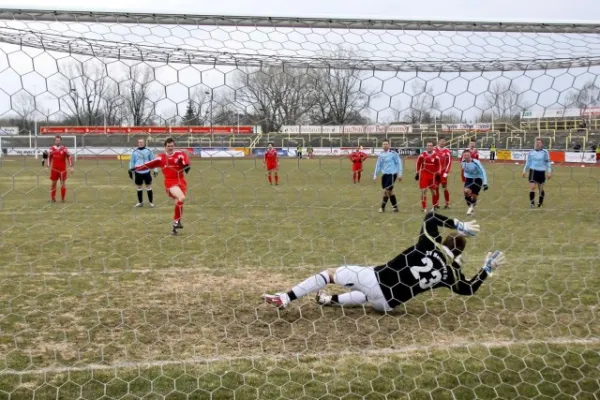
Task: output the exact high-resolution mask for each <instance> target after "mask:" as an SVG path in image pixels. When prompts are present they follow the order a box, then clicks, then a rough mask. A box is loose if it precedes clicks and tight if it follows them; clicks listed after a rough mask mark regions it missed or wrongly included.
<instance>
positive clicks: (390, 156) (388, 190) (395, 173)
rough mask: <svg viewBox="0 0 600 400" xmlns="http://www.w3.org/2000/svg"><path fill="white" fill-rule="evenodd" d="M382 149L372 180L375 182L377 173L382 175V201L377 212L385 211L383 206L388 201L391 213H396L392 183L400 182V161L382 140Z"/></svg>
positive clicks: (386, 141) (397, 155) (396, 207)
mask: <svg viewBox="0 0 600 400" xmlns="http://www.w3.org/2000/svg"><path fill="white" fill-rule="evenodd" d="M382 147H383V151H382V152H381V153H379V157H378V158H377V164H376V165H375V173H373V180H377V176H378V175H379V173H380V172H381V173H382V176H381V188H382V189H383V200H382V201H381V208H380V209H379V212H380V213H382V212H384V211H385V205H386V204H387V202H388V200H391V202H392V208H393V212H398V201H397V200H396V195H395V194H394V182H396V180H397V181H398V182H400V181H401V180H402V160H400V155H399V154H398V153H396V152H395V151H391V150H390V142H389V140H384V141H383V143H382Z"/></svg>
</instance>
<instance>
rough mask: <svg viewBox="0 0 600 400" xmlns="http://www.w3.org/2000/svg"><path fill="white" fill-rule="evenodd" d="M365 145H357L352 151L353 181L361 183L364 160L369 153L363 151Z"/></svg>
mask: <svg viewBox="0 0 600 400" xmlns="http://www.w3.org/2000/svg"><path fill="white" fill-rule="evenodd" d="M362 150H363V147H362V146H360V147H357V148H356V150H355V151H353V152H352V153H350V156H349V158H350V161H351V162H352V182H354V183H360V177H361V173H362V170H363V162H364V161H365V160H366V159H367V157H368V156H367V155H366V154H365V153H363V151H362Z"/></svg>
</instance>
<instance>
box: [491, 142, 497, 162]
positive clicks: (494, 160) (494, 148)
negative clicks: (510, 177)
mask: <svg viewBox="0 0 600 400" xmlns="http://www.w3.org/2000/svg"><path fill="white" fill-rule="evenodd" d="M496 152H497V149H496V143H492V144H491V145H490V162H493V163H495V162H496Z"/></svg>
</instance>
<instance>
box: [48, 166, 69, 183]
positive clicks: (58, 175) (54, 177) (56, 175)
mask: <svg viewBox="0 0 600 400" xmlns="http://www.w3.org/2000/svg"><path fill="white" fill-rule="evenodd" d="M67 176H68V174H67V170H64V171H57V170H55V169H53V170H51V171H50V180H51V181H58V180H61V181H63V182H64V181H66V180H67Z"/></svg>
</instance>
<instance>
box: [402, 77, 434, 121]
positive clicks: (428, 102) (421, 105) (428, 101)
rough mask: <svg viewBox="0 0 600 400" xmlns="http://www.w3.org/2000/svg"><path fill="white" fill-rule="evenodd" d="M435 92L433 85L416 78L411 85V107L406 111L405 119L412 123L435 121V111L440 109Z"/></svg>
mask: <svg viewBox="0 0 600 400" xmlns="http://www.w3.org/2000/svg"><path fill="white" fill-rule="evenodd" d="M433 93H434V88H433V87H432V86H430V87H427V83H426V82H421V81H419V80H414V81H413V83H412V86H411V94H412V98H411V101H410V109H409V110H408V111H407V112H406V113H405V115H404V120H405V121H406V122H408V123H411V124H419V123H426V124H427V123H431V122H433V112H434V110H435V109H439V102H438V101H436V100H435V96H434V95H433Z"/></svg>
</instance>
